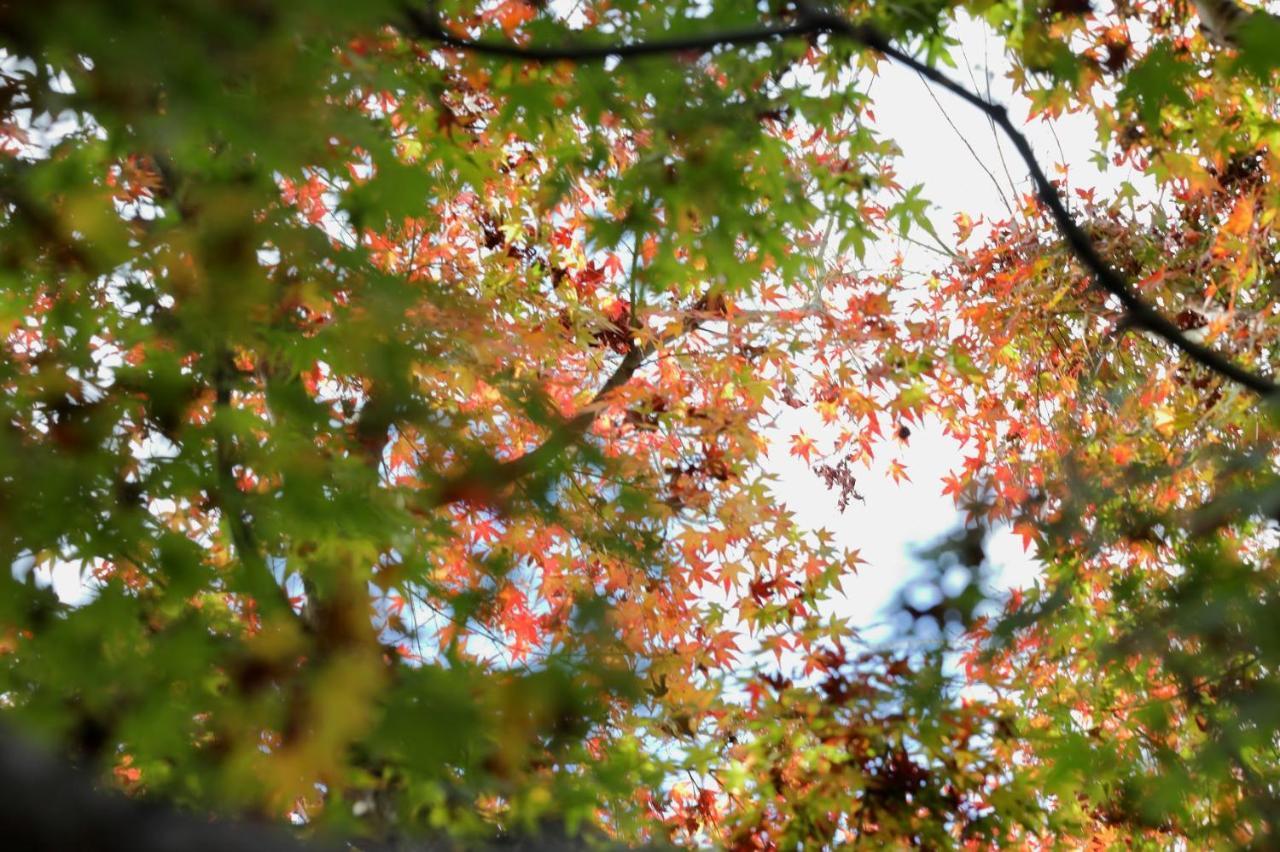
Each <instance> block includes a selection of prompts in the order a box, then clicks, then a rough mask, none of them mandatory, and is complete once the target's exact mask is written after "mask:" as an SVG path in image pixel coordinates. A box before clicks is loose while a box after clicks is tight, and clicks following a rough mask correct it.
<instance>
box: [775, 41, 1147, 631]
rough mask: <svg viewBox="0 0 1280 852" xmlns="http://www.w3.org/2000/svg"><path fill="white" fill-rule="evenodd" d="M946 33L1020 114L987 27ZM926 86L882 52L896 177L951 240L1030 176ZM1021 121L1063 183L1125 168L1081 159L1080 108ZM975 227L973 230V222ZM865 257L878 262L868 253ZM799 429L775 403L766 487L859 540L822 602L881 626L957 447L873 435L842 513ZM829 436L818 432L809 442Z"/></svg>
mask: <svg viewBox="0 0 1280 852" xmlns="http://www.w3.org/2000/svg"><path fill="white" fill-rule="evenodd" d="M953 34H954V35H956V36H957V37H958V38H959V39H960V40H961V46H960V47H958V48H956V50H955V52H954V56H955V59H956V62H957V64H958V65H959V67H958V68H956V69H949V71H948V73H949V74H950V75H951V76H952V77H953V78H954V79H957V80H959V81H961V82H963V83H964V84H965V85H967V86H969V87H971V88H974V89H977V90H979V91H981V92H983V93H984V94H985V93H986V90H987V87H988V85H990V92H991V96H992V97H993V98H994V99H995V100H997V101H999V102H1001V103H1003V104H1004V105H1005V106H1007V107H1008V108H1009V112H1010V115H1011V116H1012V117H1013V118H1014V120H1015V122H1022V121H1025V119H1026V118H1027V116H1028V113H1029V107H1030V104H1029V102H1028V101H1027V100H1026V99H1025V98H1022V97H1019V96H1015V95H1014V94H1013V93H1012V92H1011V90H1010V87H1009V84H1008V80H1007V79H1006V73H1007V70H1008V65H1007V64H1006V63H1005V62H1004V58H1003V50H1002V45H1001V44H1000V42H999V41H998V40H997V38H996V37H995V36H992V35H988V34H987V31H986V29H985V27H984V26H982V25H980V24H978V23H975V22H972V21H966V22H964V23H962V24H961V25H959V26H958V27H957V28H956V29H955V30H953ZM966 60H967V61H966ZM988 69H989V72H990V73H989V76H988ZM988 80H989V81H990V82H989V84H988ZM933 94H934V95H935V96H936V98H937V100H936V101H935V100H934V98H933V97H931V95H930V87H929V86H928V85H927V84H926V83H925V81H923V80H922V79H920V78H919V77H918V76H917V75H915V74H914V73H911V72H909V71H905V70H903V69H901V68H899V67H897V66H893V65H891V64H890V63H888V62H885V63H882V64H881V66H880V72H879V76H878V78H877V79H876V80H875V82H874V84H873V86H872V89H871V95H872V98H873V109H874V112H875V115H876V118H877V119H878V129H879V130H880V132H882V133H883V134H884V135H885V136H887V137H889V138H891V139H893V140H894V141H895V142H896V143H897V144H898V145H899V147H900V148H901V149H902V151H903V156H902V157H901V160H900V163H899V182H900V183H901V184H903V185H904V186H910V185H912V184H917V183H919V184H923V186H924V192H923V195H924V196H925V197H926V198H928V199H929V200H930V201H931V202H933V204H934V205H935V206H934V208H933V210H932V213H931V218H932V220H933V223H934V226H935V230H936V231H937V232H938V234H939V235H940V236H941V237H942V238H943V239H944V241H947V242H948V243H953V242H954V234H955V225H954V217H955V215H956V214H957V213H959V212H965V213H967V214H969V215H970V216H971V217H972V218H973V219H974V220H977V219H978V217H979V216H984V217H985V218H986V220H987V221H991V220H993V219H994V220H997V221H998V220H1001V219H1008V218H1009V213H1008V207H1006V202H1007V203H1008V205H1010V206H1012V207H1013V208H1014V209H1015V210H1016V209H1018V207H1019V204H1018V201H1017V199H1018V196H1019V195H1021V194H1023V193H1028V192H1030V191H1031V187H1030V181H1029V179H1028V177H1027V171H1026V168H1025V167H1024V166H1023V163H1022V161H1021V160H1020V159H1019V158H1018V155H1017V154H1016V153H1015V152H1014V151H1013V148H1012V146H1011V145H1010V144H1009V143H1008V141H1007V140H1005V139H1004V138H1003V137H1000V138H999V144H998V143H997V137H996V132H995V131H994V130H993V128H992V126H991V125H990V124H989V123H988V121H987V119H986V117H985V116H984V115H983V114H982V113H980V112H979V111H977V110H976V109H974V108H972V107H971V106H969V105H967V104H965V103H963V102H961V101H959V100H958V99H957V98H955V97H953V96H951V95H949V94H947V93H946V92H940V91H935V92H934V93H933ZM1023 129H1024V132H1026V133H1027V135H1028V136H1029V138H1030V139H1031V141H1032V144H1033V146H1034V147H1035V150H1036V154H1037V156H1038V158H1039V160H1040V162H1041V164H1042V165H1043V166H1044V168H1045V170H1046V171H1049V172H1050V174H1051V176H1056V175H1054V174H1053V172H1052V170H1051V166H1052V165H1053V164H1057V163H1063V162H1065V163H1066V164H1067V165H1068V167H1069V169H1068V173H1067V180H1068V181H1069V184H1070V185H1071V186H1075V185H1079V186H1096V187H1099V188H1106V187H1114V186H1116V185H1117V183H1118V182H1119V181H1120V180H1122V179H1125V178H1133V177H1135V176H1134V175H1132V174H1128V173H1127V172H1126V173H1117V170H1113V171H1111V172H1108V173H1105V174H1103V173H1100V172H1099V171H1098V170H1097V168H1096V167H1095V166H1094V165H1093V164H1092V163H1090V162H1089V158H1090V157H1091V156H1093V154H1094V151H1095V150H1096V149H1097V148H1098V144H1097V135H1096V130H1095V126H1094V124H1093V122H1092V120H1091V119H1088V118H1086V117H1083V116H1066V117H1064V118H1062V119H1058V120H1055V121H1053V122H1052V124H1049V123H1046V122H1044V121H1043V120H1040V119H1037V120H1035V121H1033V122H1031V123H1030V124H1024V125H1023ZM970 149H972V151H970ZM1002 154H1003V161H1002V159H1001V155H1002ZM1010 179H1011V180H1012V182H1013V186H1010ZM977 233H978V236H977V237H975V240H976V239H978V238H980V237H981V235H982V233H983V231H982V230H981V229H980V230H979V231H978V232H977ZM879 252H880V255H881V258H882V259H883V260H884V262H886V264H887V262H888V260H889V259H890V258H891V257H892V256H893V255H895V254H897V253H901V254H902V255H903V256H904V258H905V267H906V268H908V269H914V270H925V271H927V270H933V269H937V268H939V267H941V266H942V265H943V263H944V262H945V259H944V258H942V257H941V256H939V255H938V254H936V253H933V252H929V251H926V250H923V249H921V248H918V247H916V246H913V245H911V244H908V243H901V244H892V243H890V244H886V245H881V246H880V247H879ZM868 260H869V262H871V263H876V262H877V259H876V258H875V257H874V255H873V256H871V257H869V258H868ZM800 429H804V430H805V431H806V432H807V433H809V434H811V435H814V436H817V435H820V434H821V433H822V428H821V425H820V421H819V419H818V418H817V417H816V415H814V414H813V412H810V411H807V410H805V409H799V410H794V411H792V410H787V411H785V412H784V413H783V414H782V416H781V417H780V418H779V420H778V424H777V426H776V428H775V431H774V433H773V434H771V436H770V438H771V441H772V446H771V449H770V454H769V463H768V464H769V467H770V468H771V470H772V471H773V472H775V473H776V474H778V476H779V477H780V484H779V487H778V488H777V489H776V493H777V496H778V497H779V498H780V499H782V500H783V501H784V502H785V503H786V505H787V507H788V508H789V509H791V510H792V511H793V512H794V513H795V514H796V516H797V518H798V519H799V521H800V522H801V523H803V524H805V525H806V526H810V527H815V528H818V527H821V528H825V529H827V530H830V531H831V532H833V533H835V536H836V543H837V544H838V545H840V546H842V547H848V548H856V549H858V550H859V551H861V556H862V558H863V559H864V560H866V564H865V565H862V566H861V568H860V570H859V572H858V574H857V575H856V576H854V577H852V578H849V579H848V580H846V582H845V585H844V589H845V598H844V599H843V600H842V601H839V602H837V604H836V605H835V606H834V607H833V610H834V612H836V613H837V614H839V615H841V616H845V617H848V618H849V619H850V622H851V624H852V625H853V626H854V627H856V628H860V629H861V630H862V631H863V635H864V638H867V639H870V640H876V639H881V638H887V635H888V629H887V627H885V626H884V625H883V618H884V616H885V614H886V608H887V607H888V606H889V605H890V604H892V603H893V602H894V599H895V597H896V595H897V594H898V592H899V591H900V590H901V589H902V587H903V585H904V583H905V582H906V581H907V580H908V579H909V578H910V577H911V576H912V575H914V574H916V573H918V572H919V570H920V567H921V566H920V564H919V560H918V559H916V558H915V555H914V554H915V553H916V551H917V550H918V549H919V548H921V547H923V546H926V545H928V544H931V543H933V542H934V541H935V540H937V539H938V538H940V537H942V536H944V535H945V534H947V533H948V532H951V531H953V530H955V529H957V528H958V527H959V526H960V523H961V516H960V514H959V513H958V511H957V509H956V507H955V505H954V503H953V501H952V499H951V498H950V497H947V496H944V495H943V494H942V483H941V478H942V476H944V475H945V474H947V473H949V472H951V471H953V470H955V469H957V468H959V467H960V465H961V462H962V458H963V455H964V453H963V452H962V449H961V447H960V446H959V445H958V444H957V443H956V442H955V441H954V440H952V439H950V438H948V437H946V436H945V435H943V434H942V429H941V427H940V425H939V424H937V423H936V422H935V423H928V424H926V425H925V426H924V427H923V428H917V427H915V426H914V425H913V426H912V435H911V437H910V439H909V441H908V443H907V445H906V446H905V447H897V446H893V443H894V442H892V441H891V442H888V443H886V444H885V445H882V447H881V448H880V450H879V452H878V455H877V458H876V461H875V462H874V464H873V465H872V467H871V468H870V469H869V470H865V471H863V472H861V473H860V474H859V475H858V490H859V491H860V493H861V494H862V495H863V496H864V497H865V498H866V499H865V502H858V501H856V500H855V501H852V502H850V504H849V507H848V509H847V510H846V511H845V512H844V513H843V514H842V513H840V511H839V510H838V507H837V505H836V503H837V499H836V495H835V494H834V493H832V492H830V491H828V490H827V489H826V487H825V486H824V484H823V482H822V481H821V480H820V479H819V478H818V477H817V476H815V475H814V474H813V473H812V472H811V471H810V470H809V468H808V465H807V464H806V463H805V462H803V461H802V460H801V459H799V458H795V457H793V456H791V455H790V453H789V443H790V437H791V435H793V434H795V433H796V432H797V431H799V430H800ZM829 447H830V444H827V445H826V446H825V447H824V446H823V444H822V443H821V441H820V442H819V449H829ZM895 459H896V460H900V461H902V462H903V463H904V464H905V465H906V467H907V473H908V476H909V477H910V479H911V481H910V482H902V483H901V484H897V485H895V484H894V482H893V481H892V480H891V479H890V478H889V477H888V474H887V468H888V464H889V462H891V461H893V460H895ZM987 558H988V563H989V565H990V566H991V568H992V569H993V578H992V579H993V581H994V585H995V586H996V587H997V588H1000V589H1009V588H1015V587H1025V586H1027V585H1029V584H1031V583H1032V582H1034V580H1035V579H1036V577H1037V574H1038V569H1037V565H1036V562H1035V559H1034V555H1033V554H1028V553H1026V552H1024V549H1023V545H1022V541H1021V539H1020V538H1018V537H1017V536H1015V535H1013V534H1012V533H1011V532H1009V531H1008V530H1007V529H1003V530H997V531H995V532H994V533H993V534H992V536H991V537H990V539H989V540H988V542H987Z"/></svg>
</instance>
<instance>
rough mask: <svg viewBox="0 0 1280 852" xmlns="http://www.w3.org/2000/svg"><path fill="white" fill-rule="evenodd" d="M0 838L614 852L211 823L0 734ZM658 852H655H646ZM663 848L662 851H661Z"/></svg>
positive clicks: (16, 845) (193, 849)
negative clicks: (304, 833)
mask: <svg viewBox="0 0 1280 852" xmlns="http://www.w3.org/2000/svg"><path fill="white" fill-rule="evenodd" d="M0 838H3V839H4V848H6V849H15V850H22V852H70V850H75V852H455V850H458V849H462V848H467V849H476V850H482V852H520V850H523V852H552V850H587V849H605V850H607V849H613V848H617V847H616V846H611V845H610V844H608V843H607V841H604V840H603V839H602V838H600V839H598V840H599V841H600V842H590V841H588V840H586V839H584V838H582V837H574V836H571V835H568V834H566V833H565V832H564V831H563V830H562V829H560V828H558V827H556V826H554V825H551V824H548V825H546V826H544V827H542V828H541V829H540V830H539V833H531V834H520V835H507V836H500V837H497V838H494V839H493V840H490V841H488V842H484V841H480V842H473V843H469V844H466V845H465V846H464V845H463V844H461V843H460V842H458V841H455V840H453V839H452V838H449V837H447V836H444V835H435V836H427V837H421V838H413V839H410V838H404V839H401V840H397V841H390V842H381V841H364V840H346V841H342V840H339V839H335V838H309V839H308V838H302V837H300V836H299V835H297V834H295V833H294V832H292V831H290V830H289V829H287V828H285V827H284V826H280V825H273V824H270V823H258V822H247V821H228V820H221V819H213V818H211V817H209V816H206V815H202V814H199V813H195V812H191V811H183V810H179V809H177V808H174V807H172V806H170V805H167V804H161V803H158V802H148V801H140V800H135V799H130V798H127V797H125V796H123V795H121V794H120V793H118V792H116V791H114V790H109V789H106V790H104V789H100V788H99V787H98V786H97V785H95V783H94V779H93V777H92V776H91V775H90V774H89V773H87V772H85V771H83V770H81V769H77V768H75V767H72V766H70V765H68V764H66V763H64V762H63V761H61V760H59V759H58V758H57V757H56V756H54V755H53V754H51V753H49V752H48V751H46V750H44V749H43V748H41V747H39V746H37V745H35V744H34V743H32V742H29V741H28V740H27V739H26V738H25V737H23V736H21V735H20V734H18V733H16V732H14V731H12V730H11V729H9V728H7V727H3V726H0ZM651 848H655V849H656V848H659V847H656V846H655V847H651ZM664 848H665V847H664Z"/></svg>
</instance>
